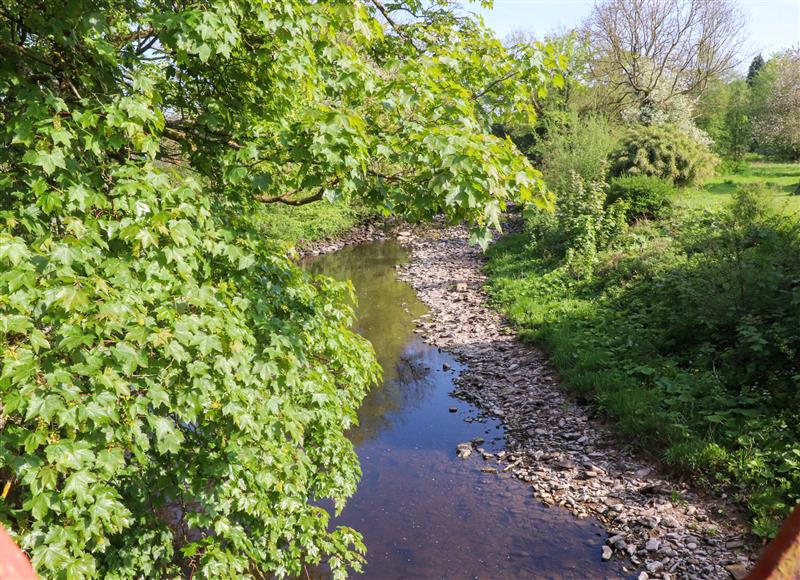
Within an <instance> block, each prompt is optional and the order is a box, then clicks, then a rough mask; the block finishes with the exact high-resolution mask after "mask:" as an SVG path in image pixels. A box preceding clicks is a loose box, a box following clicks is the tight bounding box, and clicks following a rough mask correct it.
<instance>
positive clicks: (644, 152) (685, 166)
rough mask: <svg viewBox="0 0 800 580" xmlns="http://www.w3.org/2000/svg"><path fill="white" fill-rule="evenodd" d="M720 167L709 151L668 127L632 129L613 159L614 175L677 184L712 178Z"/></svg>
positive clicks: (667, 125)
mask: <svg viewBox="0 0 800 580" xmlns="http://www.w3.org/2000/svg"><path fill="white" fill-rule="evenodd" d="M716 164H717V158H716V156H715V155H714V154H713V153H712V152H711V151H710V150H709V149H708V147H706V146H705V145H703V144H701V143H698V142H697V141H695V140H694V139H692V138H691V137H690V136H689V135H688V134H687V133H685V132H684V131H682V130H681V129H679V128H678V127H675V126H673V125H670V124H667V123H661V124H657V125H637V126H635V127H633V128H631V129H630V130H629V131H628V133H627V134H626V135H625V136H624V137H623V139H622V142H621V144H620V147H619V149H618V150H617V151H616V152H614V153H612V155H611V173H612V175H652V176H654V177H659V178H661V179H665V180H668V181H672V182H674V183H677V184H690V183H694V182H696V181H700V180H702V179H703V178H705V177H708V176H709V175H712V174H713V172H714V167H715V165H716Z"/></svg>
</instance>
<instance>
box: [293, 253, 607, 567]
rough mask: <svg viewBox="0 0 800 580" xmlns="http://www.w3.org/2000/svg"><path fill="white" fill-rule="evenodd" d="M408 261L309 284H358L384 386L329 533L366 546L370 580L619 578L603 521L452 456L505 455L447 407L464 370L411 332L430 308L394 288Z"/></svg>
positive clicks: (489, 428) (338, 265)
mask: <svg viewBox="0 0 800 580" xmlns="http://www.w3.org/2000/svg"><path fill="white" fill-rule="evenodd" d="M406 258H407V256H406V253H405V251H404V250H403V249H402V248H401V247H400V246H399V245H398V244H396V243H394V242H376V243H372V244H365V245H360V246H353V247H347V248H344V249H342V250H340V251H338V252H335V253H332V254H328V255H324V256H321V257H318V258H315V259H313V260H312V261H310V262H309V263H308V264H307V268H308V270H309V271H311V272H313V273H317V274H325V275H328V276H331V277H334V278H337V279H340V280H345V279H350V280H352V281H353V284H354V286H355V289H356V293H357V296H358V307H357V314H358V322H357V325H356V330H357V331H358V332H360V333H361V334H362V335H364V336H365V337H366V338H367V339H369V340H370V341H371V342H372V344H373V346H374V347H375V351H376V353H377V356H378V360H379V362H380V364H381V366H382V367H383V369H384V381H383V384H382V385H379V386H376V387H374V388H373V390H372V391H371V392H370V394H369V395H368V396H367V398H366V400H365V401H364V404H363V406H362V408H361V411H360V425H359V427H357V428H355V429H353V430H352V431H351V432H350V433H349V437H350V438H351V440H352V441H353V443H354V445H355V447H356V450H357V452H358V456H359V458H360V460H361V467H362V470H363V473H364V475H363V478H362V480H361V483H360V485H359V489H358V492H357V493H356V494H355V495H354V496H353V497H352V498H351V499H350V501H349V502H348V504H347V506H346V507H345V509H344V511H343V513H342V515H341V516H340V517H338V518H336V519H335V520H334V522H333V524H332V525H348V526H351V527H353V528H355V529H357V530H358V531H360V532H361V533H362V534H363V535H364V541H365V544H366V546H367V565H366V567H365V569H364V576H365V577H366V578H376V579H381V580H383V579H387V580H388V579H394V578H454V579H462V578H463V579H469V578H481V579H483V578H499V579H508V578H576V579H577V578H581V579H582V578H617V577H620V576H621V570H620V569H619V568H618V566H617V565H615V564H612V563H608V562H602V561H601V559H600V554H601V550H602V546H603V543H604V541H605V539H606V537H607V535H606V533H605V532H604V530H603V529H602V528H601V527H600V525H599V524H598V523H597V522H596V521H594V520H591V519H584V520H579V519H577V518H575V517H573V516H572V515H571V514H570V513H569V512H567V511H566V510H563V509H560V508H547V507H545V506H543V505H542V504H541V503H539V502H538V501H536V500H535V498H534V497H533V494H532V492H531V489H530V488H529V487H528V486H527V485H525V484H524V483H522V482H520V481H519V480H517V479H514V478H513V477H511V476H510V475H506V474H502V473H500V474H494V473H484V472H482V471H481V467H486V466H488V465H495V464H494V463H485V462H484V461H483V459H482V458H481V457H480V456H479V455H478V454H477V453H473V454H472V456H471V457H469V458H468V459H466V460H462V459H459V458H457V457H456V454H455V448H456V445H457V444H458V443H461V442H466V441H471V440H473V439H475V438H481V439H484V443H483V444H482V446H483V447H484V448H485V449H486V450H487V451H490V452H492V451H499V450H501V449H502V446H503V430H502V427H501V425H500V424H499V423H498V422H497V421H494V420H485V421H483V422H479V421H478V420H477V419H478V412H477V409H476V408H475V407H474V406H472V405H471V404H469V403H466V402H464V401H461V400H459V399H455V398H453V397H450V395H449V393H450V392H451V391H452V389H453V380H454V379H455V377H456V376H457V373H458V372H460V371H461V370H462V369H461V367H460V365H459V364H458V363H457V362H456V361H455V360H454V359H453V357H451V356H450V355H449V354H448V353H446V352H444V351H440V350H439V349H437V348H435V347H432V346H429V345H427V344H425V343H424V342H422V340H421V339H420V338H419V337H418V336H417V335H416V334H415V333H414V322H413V321H414V320H415V319H416V318H417V317H418V316H420V315H422V314H424V313H425V312H426V308H425V306H424V305H423V304H422V303H421V302H420V301H419V300H417V298H416V296H415V294H414V290H413V289H412V288H411V287H410V286H409V285H407V284H405V283H403V282H400V281H398V280H397V278H396V276H395V265H396V264H399V263H402V262H403V261H405V260H406ZM469 419H471V420H472V421H471V422H468V420H469ZM323 575H324V573H323Z"/></svg>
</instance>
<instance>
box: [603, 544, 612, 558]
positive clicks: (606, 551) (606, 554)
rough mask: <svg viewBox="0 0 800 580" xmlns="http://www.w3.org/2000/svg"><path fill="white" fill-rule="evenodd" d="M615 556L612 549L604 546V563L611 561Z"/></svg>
mask: <svg viewBox="0 0 800 580" xmlns="http://www.w3.org/2000/svg"><path fill="white" fill-rule="evenodd" d="M613 555H614V552H613V551H612V550H611V548H610V547H608V546H603V555H602V558H603V561H606V560H610V559H611V556H613Z"/></svg>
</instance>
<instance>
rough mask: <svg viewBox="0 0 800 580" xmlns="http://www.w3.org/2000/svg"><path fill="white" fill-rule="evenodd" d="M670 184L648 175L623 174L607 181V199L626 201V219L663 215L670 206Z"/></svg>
mask: <svg viewBox="0 0 800 580" xmlns="http://www.w3.org/2000/svg"><path fill="white" fill-rule="evenodd" d="M672 191H673V187H672V184H671V183H670V182H668V181H664V180H663V179H659V178H658V177H652V176H649V175H625V176H622V177H615V178H614V179H612V180H611V182H610V183H609V190H608V197H607V201H608V202H610V203H613V202H615V201H617V200H620V199H622V200H625V201H627V202H628V211H627V217H628V221H632V220H634V219H636V218H640V217H647V218H653V219H659V218H662V217H664V216H665V215H666V214H667V212H668V211H669V209H670V208H671V207H672V197H671V196H672Z"/></svg>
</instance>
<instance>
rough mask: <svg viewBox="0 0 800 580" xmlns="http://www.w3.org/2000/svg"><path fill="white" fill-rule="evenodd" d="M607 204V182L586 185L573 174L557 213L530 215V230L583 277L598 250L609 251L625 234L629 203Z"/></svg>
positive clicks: (530, 212) (558, 202)
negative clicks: (582, 273)
mask: <svg viewBox="0 0 800 580" xmlns="http://www.w3.org/2000/svg"><path fill="white" fill-rule="evenodd" d="M606 201H607V200H606V185H605V183H604V182H602V181H588V182H586V181H584V180H583V178H582V177H581V176H580V175H578V174H577V173H575V172H572V174H571V180H570V185H569V187H566V188H564V189H563V190H561V192H560V193H559V194H558V196H557V198H556V208H555V212H554V213H553V214H552V215H551V214H543V213H542V212H541V211H536V210H531V211H529V214H528V226H529V228H530V229H531V230H532V232H533V235H534V237H535V238H536V239H539V240H541V241H542V242H543V244H544V245H547V246H548V247H549V248H551V249H553V250H555V251H556V252H557V253H559V254H563V255H564V261H565V263H566V264H569V265H570V267H571V268H572V269H573V271H574V272H575V273H577V274H581V272H582V271H583V270H584V269H585V267H587V266H589V265H591V264H592V263H593V261H594V259H595V256H596V254H597V252H598V250H601V249H604V248H607V247H608V246H609V245H611V244H612V243H613V242H614V241H615V240H617V239H618V238H619V237H620V236H621V235H622V233H623V232H624V231H625V227H626V222H625V215H626V212H627V209H628V206H627V202H625V201H624V200H619V201H616V202H615V203H610V204H607V203H606Z"/></svg>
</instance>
